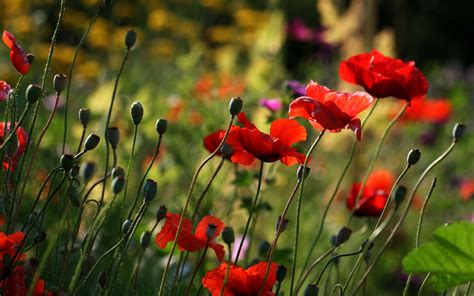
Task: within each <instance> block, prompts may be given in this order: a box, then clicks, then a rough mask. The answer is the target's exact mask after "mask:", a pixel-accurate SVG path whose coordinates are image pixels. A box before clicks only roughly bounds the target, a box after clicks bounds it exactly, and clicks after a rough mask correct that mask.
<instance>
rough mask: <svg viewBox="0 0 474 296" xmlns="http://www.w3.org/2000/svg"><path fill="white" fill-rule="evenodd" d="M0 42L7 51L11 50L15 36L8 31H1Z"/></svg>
mask: <svg viewBox="0 0 474 296" xmlns="http://www.w3.org/2000/svg"><path fill="white" fill-rule="evenodd" d="M2 40H3V43H5V45H6V46H7V47H8V48H9V49H11V48H12V47H13V46H14V45H15V42H16V38H15V36H13V34H12V33H10V32H8V31H3V34H2Z"/></svg>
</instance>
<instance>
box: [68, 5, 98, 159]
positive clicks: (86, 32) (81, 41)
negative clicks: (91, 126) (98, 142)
mask: <svg viewBox="0 0 474 296" xmlns="http://www.w3.org/2000/svg"><path fill="white" fill-rule="evenodd" d="M104 9H105V5H101V6H100V8H99V9H98V10H97V12H96V13H95V15H94V16H93V17H92V18H91V19H90V21H89V25H88V26H87V29H86V30H85V31H84V33H83V34H82V36H81V39H80V40H79V43H78V44H77V46H76V48H75V50H74V55H73V57H72V62H71V66H70V67H69V73H68V80H67V88H66V98H65V100H64V134H63V146H62V150H61V154H64V151H65V149H66V139H67V126H68V113H69V93H70V91H71V82H72V74H73V72H74V67H75V66H76V61H77V57H78V55H79V50H80V49H81V47H82V45H83V44H84V41H86V38H87V36H88V35H89V32H90V31H91V29H92V26H93V25H94V23H95V21H96V20H97V18H98V17H99V15H100V14H101V13H102V12H103V11H104ZM83 133H85V128H84V130H83ZM81 142H82V140H81ZM79 147H81V145H80V144H79ZM78 152H79V151H78Z"/></svg>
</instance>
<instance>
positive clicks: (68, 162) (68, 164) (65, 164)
mask: <svg viewBox="0 0 474 296" xmlns="http://www.w3.org/2000/svg"><path fill="white" fill-rule="evenodd" d="M60 162H61V167H62V168H63V169H64V170H65V171H66V172H67V171H69V170H70V169H72V167H73V166H74V155H72V154H63V155H62V156H61V160H60Z"/></svg>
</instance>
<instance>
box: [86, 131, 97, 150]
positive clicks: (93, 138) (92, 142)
mask: <svg viewBox="0 0 474 296" xmlns="http://www.w3.org/2000/svg"><path fill="white" fill-rule="evenodd" d="M99 142H100V137H99V136H98V135H96V134H90V135H89V136H88V137H87V138H86V141H85V142H84V150H85V151H89V150H93V149H94V148H95V147H97V145H99Z"/></svg>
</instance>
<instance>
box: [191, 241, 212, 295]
mask: <svg viewBox="0 0 474 296" xmlns="http://www.w3.org/2000/svg"><path fill="white" fill-rule="evenodd" d="M208 248H209V247H208V245H206V247H205V248H204V251H203V252H202V255H201V258H199V262H198V263H197V264H196V267H194V271H193V274H192V275H191V279H190V280H189V284H188V288H187V289H186V294H185V295H186V296H189V294H190V293H191V289H192V288H193V282H194V278H195V277H196V274H197V272H198V270H199V267H201V265H202V263H203V262H204V258H206V253H207V249H208Z"/></svg>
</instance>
